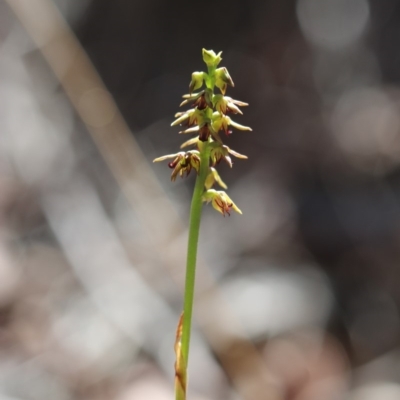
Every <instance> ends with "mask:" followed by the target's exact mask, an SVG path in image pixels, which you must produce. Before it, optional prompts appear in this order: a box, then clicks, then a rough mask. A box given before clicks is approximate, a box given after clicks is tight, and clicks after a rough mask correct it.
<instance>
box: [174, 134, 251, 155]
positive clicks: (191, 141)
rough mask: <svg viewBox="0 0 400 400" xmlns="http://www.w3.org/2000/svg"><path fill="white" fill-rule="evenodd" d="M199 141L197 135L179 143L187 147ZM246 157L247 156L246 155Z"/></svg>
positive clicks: (182, 146)
mask: <svg viewBox="0 0 400 400" xmlns="http://www.w3.org/2000/svg"><path fill="white" fill-rule="evenodd" d="M198 141H199V138H198V137H194V138H192V139H189V140H187V141H186V142H185V143H182V144H181V149H183V148H185V147H188V146H192V145H193V144H197V143H198ZM246 158H247V157H246Z"/></svg>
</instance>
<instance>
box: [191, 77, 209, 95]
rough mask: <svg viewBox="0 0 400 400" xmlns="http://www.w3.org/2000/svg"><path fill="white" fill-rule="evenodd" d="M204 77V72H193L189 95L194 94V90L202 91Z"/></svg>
mask: <svg viewBox="0 0 400 400" xmlns="http://www.w3.org/2000/svg"><path fill="white" fill-rule="evenodd" d="M204 75H205V73H204V72H193V74H192V80H191V81H190V84H189V93H192V92H193V90H197V89H200V88H201V87H202V86H203V81H204Z"/></svg>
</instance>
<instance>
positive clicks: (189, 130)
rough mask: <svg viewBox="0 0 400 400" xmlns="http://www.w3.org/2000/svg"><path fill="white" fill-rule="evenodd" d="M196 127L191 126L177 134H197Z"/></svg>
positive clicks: (197, 128)
mask: <svg viewBox="0 0 400 400" xmlns="http://www.w3.org/2000/svg"><path fill="white" fill-rule="evenodd" d="M198 130H199V127H198V126H192V127H191V128H188V129H185V130H184V131H180V132H179V133H195V132H198Z"/></svg>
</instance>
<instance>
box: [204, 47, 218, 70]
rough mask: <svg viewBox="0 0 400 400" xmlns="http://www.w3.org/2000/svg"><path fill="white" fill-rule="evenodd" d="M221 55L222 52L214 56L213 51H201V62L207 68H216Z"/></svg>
mask: <svg viewBox="0 0 400 400" xmlns="http://www.w3.org/2000/svg"><path fill="white" fill-rule="evenodd" d="M221 54H222V51H220V52H219V53H218V54H215V52H214V51H213V50H206V49H203V61H204V62H205V63H206V64H207V66H208V67H214V68H216V67H217V66H218V64H219V63H220V62H221V60H222V57H221Z"/></svg>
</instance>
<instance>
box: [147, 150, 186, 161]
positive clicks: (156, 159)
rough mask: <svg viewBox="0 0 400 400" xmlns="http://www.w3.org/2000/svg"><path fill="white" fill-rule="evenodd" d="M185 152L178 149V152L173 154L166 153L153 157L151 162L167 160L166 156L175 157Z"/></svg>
mask: <svg viewBox="0 0 400 400" xmlns="http://www.w3.org/2000/svg"><path fill="white" fill-rule="evenodd" d="M184 154H185V153H184V152H183V151H180V152H179V153H175V154H167V155H166V156H161V157H158V158H155V159H154V160H153V162H160V161H165V160H168V158H176V157H179V156H180V155H184Z"/></svg>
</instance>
